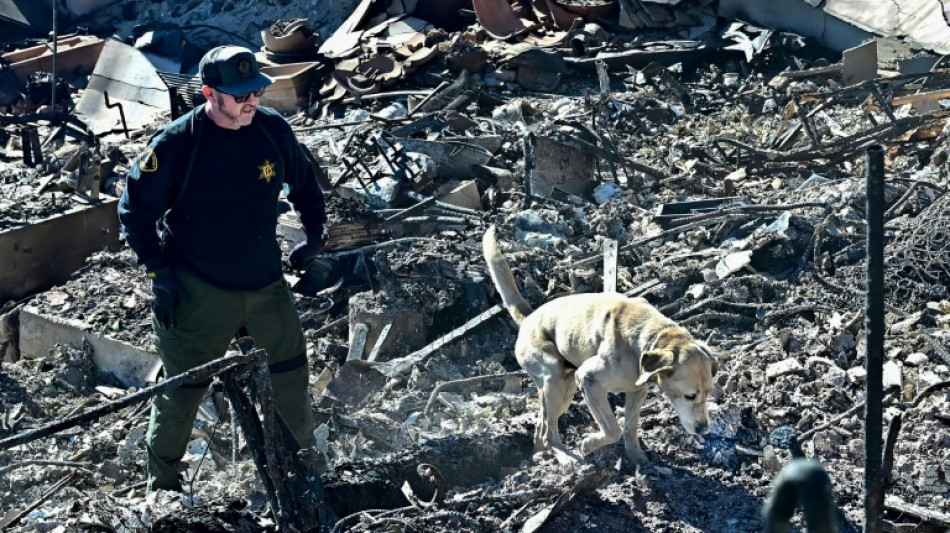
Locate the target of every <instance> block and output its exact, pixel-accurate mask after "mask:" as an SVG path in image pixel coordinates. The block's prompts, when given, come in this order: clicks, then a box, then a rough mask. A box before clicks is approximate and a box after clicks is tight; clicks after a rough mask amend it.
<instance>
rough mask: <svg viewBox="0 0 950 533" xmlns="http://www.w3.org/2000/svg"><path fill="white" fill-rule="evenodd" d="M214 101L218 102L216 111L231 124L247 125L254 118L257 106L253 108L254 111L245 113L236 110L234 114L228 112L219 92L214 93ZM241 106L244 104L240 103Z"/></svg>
mask: <svg viewBox="0 0 950 533" xmlns="http://www.w3.org/2000/svg"><path fill="white" fill-rule="evenodd" d="M215 102H216V103H217V104H218V111H219V112H220V113H221V116H222V117H224V119H225V120H227V121H228V122H230V123H231V124H234V125H235V126H237V127H239V128H240V127H243V126H247V125H249V124H250V123H251V120H253V119H254V114H255V113H256V112H257V108H255V109H254V112H255V113H247V114H245V113H240V112H238V113H237V114H234V113H231V112H229V111H228V110H227V108H226V107H225V106H224V96H223V95H221V94H220V93H218V94H216V95H215ZM243 107H244V104H241V108H242V109H243Z"/></svg>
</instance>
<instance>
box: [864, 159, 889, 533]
mask: <svg viewBox="0 0 950 533" xmlns="http://www.w3.org/2000/svg"><path fill="white" fill-rule="evenodd" d="M865 170H866V174H865V175H866V178H867V221H868V227H867V254H868V265H867V303H866V304H865V305H866V309H867V313H866V315H865V329H866V332H867V334H866V339H867V341H866V342H867V374H868V375H867V406H866V408H865V410H864V431H865V436H864V531H865V533H882V532H883V531H884V524H883V514H884V475H883V469H882V465H881V461H882V459H883V456H882V450H881V447H882V446H881V437H882V426H883V409H884V408H883V396H884V390H883V389H884V386H883V381H882V380H883V374H884V212H885V210H886V206H885V205H884V148H883V147H882V146H881V145H879V144H874V145H871V146H869V147H868V149H867V161H866V169H865Z"/></svg>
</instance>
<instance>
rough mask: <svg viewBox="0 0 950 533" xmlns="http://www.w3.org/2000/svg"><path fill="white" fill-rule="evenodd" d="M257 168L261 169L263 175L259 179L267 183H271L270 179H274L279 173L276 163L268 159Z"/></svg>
mask: <svg viewBox="0 0 950 533" xmlns="http://www.w3.org/2000/svg"><path fill="white" fill-rule="evenodd" d="M257 168H258V169H260V171H261V175H260V177H258V178H257V179H260V180H264V181H266V182H267V183H270V180H272V179H274V176H276V175H277V171H275V170H274V164H273V163H271V162H270V161H268V160H266V159H265V160H264V164H263V165H261V166H259V167H257Z"/></svg>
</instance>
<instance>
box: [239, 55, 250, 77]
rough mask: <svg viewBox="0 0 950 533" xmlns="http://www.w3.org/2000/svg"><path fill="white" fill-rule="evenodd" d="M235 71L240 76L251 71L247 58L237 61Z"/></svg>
mask: <svg viewBox="0 0 950 533" xmlns="http://www.w3.org/2000/svg"><path fill="white" fill-rule="evenodd" d="M237 71H238V73H239V74H241V76H248V75H249V74H250V73H251V62H250V61H248V60H247V59H242V60H240V61H238V64H237Z"/></svg>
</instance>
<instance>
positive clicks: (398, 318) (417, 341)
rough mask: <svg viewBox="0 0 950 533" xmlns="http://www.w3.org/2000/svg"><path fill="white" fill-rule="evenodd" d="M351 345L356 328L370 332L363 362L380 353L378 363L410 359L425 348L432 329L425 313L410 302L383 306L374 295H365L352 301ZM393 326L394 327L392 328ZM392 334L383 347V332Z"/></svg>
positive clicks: (362, 294) (353, 298)
mask: <svg viewBox="0 0 950 533" xmlns="http://www.w3.org/2000/svg"><path fill="white" fill-rule="evenodd" d="M349 318H350V342H352V340H353V337H354V334H355V331H356V326H357V325H358V324H365V325H366V326H367V327H368V328H369V332H368V334H367V336H366V344H365V346H364V348H363V353H362V358H363V359H365V358H367V357H368V356H369V355H370V353H372V352H374V351H375V352H376V357H377V360H378V361H386V360H388V359H390V358H393V357H399V356H402V355H406V354H408V353H411V352H413V351H414V350H417V349H419V348H421V347H422V346H425V344H426V335H427V332H428V328H427V326H426V320H425V315H424V314H423V312H422V310H421V309H416V308H413V307H410V306H409V304H408V302H387V303H381V302H380V301H379V300H378V299H377V297H376V296H375V295H374V294H373V293H372V292H361V293H358V294H355V295H353V297H352V298H350V317H349ZM390 325H391V326H390ZM387 326H389V328H390V331H389V334H388V335H387V336H386V338H385V339H384V341H383V342H382V344H381V345H380V346H378V347H377V346H376V344H377V340H378V339H379V337H380V334H381V333H382V332H383V330H384V329H385V328H386V327H387Z"/></svg>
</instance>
